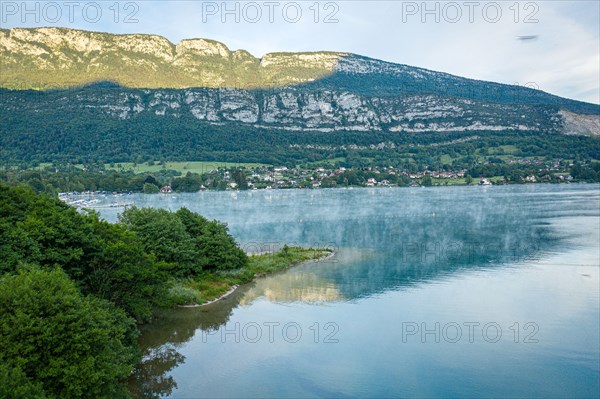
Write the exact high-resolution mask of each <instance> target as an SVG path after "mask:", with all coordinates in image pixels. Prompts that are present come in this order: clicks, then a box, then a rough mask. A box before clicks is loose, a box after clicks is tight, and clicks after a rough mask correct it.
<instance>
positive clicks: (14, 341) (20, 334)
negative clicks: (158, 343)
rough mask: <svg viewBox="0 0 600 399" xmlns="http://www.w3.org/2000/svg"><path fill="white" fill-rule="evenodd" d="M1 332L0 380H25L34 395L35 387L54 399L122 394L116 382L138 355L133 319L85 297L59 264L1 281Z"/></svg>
mask: <svg viewBox="0 0 600 399" xmlns="http://www.w3.org/2000/svg"><path fill="white" fill-rule="evenodd" d="M0 336H1V337H2V339H1V340H0V358H1V359H2V360H3V362H2V363H4V364H5V366H4V367H3V368H0V376H1V377H0V378H2V379H4V380H5V379H7V378H8V377H10V376H13V377H16V378H19V379H21V380H23V381H30V383H28V384H27V385H26V388H27V389H29V390H31V392H33V393H35V394H37V396H38V397H41V396H42V393H41V390H40V384H41V389H43V391H44V392H45V393H46V395H48V396H51V397H57V398H58V397H61V398H74V397H78V398H79V397H82V398H109V397H120V396H124V393H125V391H124V388H123V386H122V385H121V384H120V382H122V381H123V380H124V379H125V378H127V376H128V375H129V374H130V373H131V371H132V369H133V366H134V365H135V364H136V362H137V360H138V359H139V354H138V351H137V350H136V349H135V348H136V341H135V340H136V328H135V323H134V321H133V320H132V319H130V318H128V317H127V316H126V315H125V313H124V312H123V311H121V310H119V309H117V308H115V307H114V306H112V305H111V304H110V303H109V302H106V301H103V300H100V299H97V298H95V297H91V296H89V297H85V296H82V295H81V294H80V292H79V291H78V289H77V288H76V286H75V283H74V282H73V281H71V280H70V279H69V277H68V276H67V275H66V274H65V273H64V272H63V271H62V270H60V269H55V270H50V271H44V270H39V269H34V268H32V269H29V270H22V271H20V272H18V273H17V274H16V275H5V276H4V277H2V278H1V279H0ZM6 364H8V366H6Z"/></svg>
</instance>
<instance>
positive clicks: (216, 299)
mask: <svg viewBox="0 0 600 399" xmlns="http://www.w3.org/2000/svg"><path fill="white" fill-rule="evenodd" d="M335 254H336V252H335V251H333V250H332V251H331V252H330V253H329V255H327V256H323V257H321V258H316V259H307V260H305V261H303V262H300V263H298V264H296V265H290V266H289V267H287V268H285V269H282V270H278V271H277V272H274V273H269V274H266V275H263V276H254V278H253V279H252V280H251V281H248V282H247V283H244V284H240V285H233V286H232V287H231V288H230V289H229V290H228V291H227V292H226V293H224V294H222V295H220V296H218V297H217V298H214V299H211V300H209V301H207V302H204V303H200V304H198V303H196V304H193V305H177V307H178V308H188V309H189V308H200V307H202V306H207V305H212V304H213V303H215V302H218V301H220V300H221V299H225V298H227V297H228V296H229V295H231V294H233V293H234V292H235V291H236V290H237V289H238V288H239V287H241V286H242V285H246V284H249V283H252V282H254V281H255V280H256V279H259V278H264V277H267V276H269V275H271V274H276V273H281V272H284V271H286V270H289V269H291V268H292V267H297V266H300V265H303V264H305V263H308V262H315V263H316V262H321V261H324V260H327V259H331V258H333V257H334V256H335Z"/></svg>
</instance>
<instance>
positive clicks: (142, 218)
mask: <svg viewBox="0 0 600 399" xmlns="http://www.w3.org/2000/svg"><path fill="white" fill-rule="evenodd" d="M122 222H123V223H116V224H111V223H107V222H105V221H103V220H101V219H100V218H99V217H98V215H97V214H96V213H93V212H92V213H90V212H82V213H80V212H78V211H77V210H75V209H74V208H72V207H69V206H67V205H66V204H64V203H63V202H61V201H59V200H58V199H57V198H55V197H53V196H49V195H37V194H35V193H34V192H33V191H32V190H30V189H24V188H7V187H4V186H1V185H0V259H2V262H1V263H0V396H1V397H8V398H21V397H32V398H36V397H37V398H44V397H48V398H75V397H89V398H115V397H120V396H126V395H127V392H126V390H125V389H124V388H123V385H122V381H123V380H124V379H125V378H126V377H127V376H128V375H129V374H130V372H131V370H132V368H133V367H134V366H135V364H136V363H137V361H138V360H139V355H138V348H137V344H136V335H137V333H136V327H135V326H136V320H137V321H138V322H143V321H147V320H149V318H150V317H151V316H152V314H153V310H154V309H155V308H157V307H158V306H164V305H169V304H173V303H174V302H173V298H172V293H171V287H172V286H173V284H174V283H175V281H176V279H178V278H183V279H187V278H191V277H194V276H195V275H197V274H198V273H200V272H202V273H207V272H209V271H211V270H214V271H216V270H232V269H233V270H236V269H239V268H243V267H244V266H246V262H247V258H246V255H245V254H244V253H243V252H242V251H241V250H240V249H239V248H238V247H237V245H236V243H235V241H234V240H233V238H232V237H231V236H230V235H229V233H228V231H227V227H226V226H225V225H223V224H220V223H219V222H216V221H208V220H206V219H205V218H203V217H202V216H200V215H197V214H195V213H193V212H190V211H189V210H187V209H181V210H179V211H178V212H175V213H172V212H168V211H158V210H153V209H137V208H133V209H130V210H128V211H127V212H126V213H125V215H124V216H123V217H122Z"/></svg>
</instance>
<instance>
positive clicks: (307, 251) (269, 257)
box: [171, 246, 332, 305]
mask: <svg viewBox="0 0 600 399" xmlns="http://www.w3.org/2000/svg"><path fill="white" fill-rule="evenodd" d="M331 253H332V251H331V250H330V249H325V248H317V249H315V248H302V247H287V246H285V247H283V249H282V250H281V251H278V252H275V253H268V254H262V255H253V256H249V257H248V265H247V266H246V267H244V268H241V269H237V270H228V271H219V272H205V273H203V274H201V275H199V276H197V277H195V278H193V279H186V280H178V281H176V282H175V283H174V285H173V287H172V288H171V301H172V302H173V303H174V304H176V305H197V304H203V303H206V302H209V301H211V300H213V299H216V298H219V297H220V296H221V295H223V294H225V293H227V292H228V291H229V290H231V289H232V288H233V287H234V286H238V285H241V284H246V283H249V282H251V281H253V280H254V279H255V278H257V277H264V276H266V275H269V274H273V273H277V272H280V271H283V270H286V269H288V268H290V267H292V266H295V265H298V264H300V263H302V262H306V261H308V260H317V259H320V258H324V257H326V256H328V255H330V254H331Z"/></svg>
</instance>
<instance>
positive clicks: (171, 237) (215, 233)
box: [119, 207, 247, 277]
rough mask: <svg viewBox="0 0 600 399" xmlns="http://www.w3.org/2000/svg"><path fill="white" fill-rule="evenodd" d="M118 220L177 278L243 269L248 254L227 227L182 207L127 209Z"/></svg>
mask: <svg viewBox="0 0 600 399" xmlns="http://www.w3.org/2000/svg"><path fill="white" fill-rule="evenodd" d="M119 221H120V222H121V223H122V224H124V225H125V226H127V228H128V229H129V230H130V231H133V232H134V233H136V236H137V237H138V240H139V242H140V244H141V245H142V246H143V247H144V250H145V251H146V252H148V253H151V254H154V255H155V256H156V257H157V258H158V259H159V260H161V261H164V262H167V263H168V264H170V265H172V266H171V267H172V268H173V270H174V271H175V273H176V274H177V275H178V276H181V277H190V276H194V275H197V274H199V273H200V272H201V271H203V270H204V271H214V270H231V269H239V268H241V267H244V266H245V265H246V262H247V258H246V255H245V254H244V252H243V251H242V250H241V249H239V248H238V247H237V245H236V243H235V240H234V239H233V237H232V236H231V235H229V233H228V231H227V226H226V225H224V224H222V223H219V222H218V221H216V220H213V221H209V220H207V219H205V218H204V217H202V216H200V215H198V214H196V213H193V212H191V211H189V210H188V209H186V208H182V209H180V210H178V211H177V212H170V211H167V210H165V209H151V208H144V209H139V208H136V207H131V208H128V209H126V210H125V211H124V212H123V213H122V214H121V215H120V217H119Z"/></svg>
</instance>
